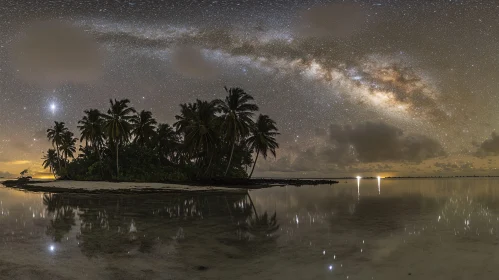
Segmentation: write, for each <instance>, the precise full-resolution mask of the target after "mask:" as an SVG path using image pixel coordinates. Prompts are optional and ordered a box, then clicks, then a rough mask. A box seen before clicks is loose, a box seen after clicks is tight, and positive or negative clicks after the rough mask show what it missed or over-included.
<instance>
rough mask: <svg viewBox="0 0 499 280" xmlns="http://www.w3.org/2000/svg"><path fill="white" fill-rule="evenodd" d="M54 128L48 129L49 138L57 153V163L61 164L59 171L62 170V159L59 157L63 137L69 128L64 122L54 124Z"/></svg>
mask: <svg viewBox="0 0 499 280" xmlns="http://www.w3.org/2000/svg"><path fill="white" fill-rule="evenodd" d="M54 123H55V125H54V127H53V128H49V129H47V138H48V139H49V140H51V141H52V146H54V147H55V150H56V152H57V162H58V163H59V170H60V169H61V157H60V155H59V147H60V146H61V145H62V136H63V135H64V133H65V132H66V131H68V128H67V127H66V126H65V125H64V122H54Z"/></svg>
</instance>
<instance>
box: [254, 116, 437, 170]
mask: <svg viewBox="0 0 499 280" xmlns="http://www.w3.org/2000/svg"><path fill="white" fill-rule="evenodd" d="M317 132H319V133H317ZM316 133H317V134H318V135H321V136H322V137H323V140H324V142H323V144H322V145H315V146H313V147H309V148H306V149H301V150H299V149H297V147H295V146H293V147H290V148H288V149H287V150H286V151H285V150H284V149H281V150H280V151H279V152H280V153H283V154H282V155H281V156H280V157H279V158H278V159H277V160H276V161H275V162H263V161H262V163H260V164H259V168H258V170H259V171H269V172H316V173H317V172H318V173H324V174H327V173H330V172H331V171H333V170H334V171H338V170H342V171H352V172H353V171H358V170H362V171H379V170H385V171H390V170H393V166H392V165H391V164H389V163H398V164H409V165H414V164H419V163H421V162H422V161H424V160H428V159H432V158H438V157H441V156H445V155H446V153H445V151H444V149H443V147H442V146H441V145H440V143H439V142H437V141H436V140H434V139H432V138H429V137H427V136H424V135H420V134H407V133H405V132H404V131H403V130H401V129H399V128H397V127H395V126H392V125H389V124H386V123H382V122H379V123H375V122H365V123H360V124H357V125H355V126H348V125H337V124H332V125H330V127H329V129H328V130H327V132H325V133H324V131H323V130H321V129H317V130H316Z"/></svg>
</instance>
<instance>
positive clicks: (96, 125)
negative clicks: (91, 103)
mask: <svg viewBox="0 0 499 280" xmlns="http://www.w3.org/2000/svg"><path fill="white" fill-rule="evenodd" d="M84 112H85V114H86V115H85V116H83V118H82V119H81V120H80V121H78V124H80V125H79V126H78V129H79V130H80V134H81V137H80V142H82V141H83V140H85V146H88V145H89V143H90V146H92V147H93V148H94V150H95V151H96V152H99V148H100V147H101V146H102V143H103V141H104V131H103V128H102V123H103V119H102V114H101V112H99V110H97V109H90V110H85V111H84Z"/></svg>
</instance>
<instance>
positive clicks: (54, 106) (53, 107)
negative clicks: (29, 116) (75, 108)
mask: <svg viewBox="0 0 499 280" xmlns="http://www.w3.org/2000/svg"><path fill="white" fill-rule="evenodd" d="M56 109H57V106H56V105H55V103H51V104H50V111H52V114H53V113H55V110H56Z"/></svg>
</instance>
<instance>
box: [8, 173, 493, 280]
mask: <svg viewBox="0 0 499 280" xmlns="http://www.w3.org/2000/svg"><path fill="white" fill-rule="evenodd" d="M0 210H1V215H0V225H1V226H0V236H1V238H2V239H1V243H0V268H3V267H6V270H5V275H6V276H5V277H7V276H9V277H12V278H30V277H31V278H37V277H38V276H39V277H42V278H43V277H45V278H47V279H52V278H57V277H62V278H70V279H71V278H73V279H99V278H104V279H193V278H203V279H229V278H237V279H254V278H256V277H258V278H260V279H286V278H288V279H330V278H331V277H332V276H334V277H335V278H337V279H346V278H347V277H348V279H372V278H374V279H400V278H401V277H408V275H409V274H410V275H411V276H410V277H411V278H416V279H432V278H439V279H454V278H457V279H461V278H462V279H466V278H471V277H473V278H477V277H478V278H482V279H484V278H488V279H492V278H497V275H495V273H496V272H495V263H497V261H498V260H499V255H498V254H497V253H496V247H495V246H496V244H497V242H498V237H499V236H498V234H497V232H498V229H499V228H498V226H499V212H498V211H499V180H498V179H435V180H430V179H420V180H387V179H373V180H366V179H357V180H350V181H348V182H347V183H345V182H344V181H342V182H341V183H340V184H337V185H333V186H304V187H278V188H269V189H261V190H254V191H250V192H249V195H248V194H246V193H241V194H234V193H232V194H192V193H191V194H185V195H180V194H143V195H110V194H102V195H85V194H40V193H26V192H20V191H16V190H10V189H5V188H0ZM35 276H36V277H35Z"/></svg>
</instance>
